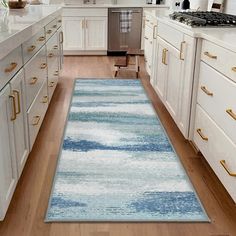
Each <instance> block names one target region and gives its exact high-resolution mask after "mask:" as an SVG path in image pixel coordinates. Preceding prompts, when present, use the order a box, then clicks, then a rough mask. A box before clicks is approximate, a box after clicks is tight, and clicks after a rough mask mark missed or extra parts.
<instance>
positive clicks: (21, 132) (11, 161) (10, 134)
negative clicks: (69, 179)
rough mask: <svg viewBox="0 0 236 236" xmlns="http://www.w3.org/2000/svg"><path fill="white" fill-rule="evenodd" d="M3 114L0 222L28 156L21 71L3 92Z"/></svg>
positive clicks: (0, 114)
mask: <svg viewBox="0 0 236 236" xmlns="http://www.w3.org/2000/svg"><path fill="white" fill-rule="evenodd" d="M0 110H1V112H0V189H1V191H0V220H2V219H3V218H4V216H5V214H6V211H7V208H8V206H9V204H10V201H11V198H12V195H13V193H14V190H15V187H16V184H17V181H18V178H19V176H20V174H21V172H22V169H23V167H24V165H25V162H26V159H27V157H28V154H29V148H28V138H27V136H28V134H27V125H26V124H27V123H26V117H25V112H24V111H25V98H24V74H23V72H22V70H21V71H20V72H19V73H18V74H17V75H15V77H14V78H13V79H12V81H11V82H10V84H8V85H7V86H6V87H5V88H4V89H3V90H2V91H1V92H0Z"/></svg>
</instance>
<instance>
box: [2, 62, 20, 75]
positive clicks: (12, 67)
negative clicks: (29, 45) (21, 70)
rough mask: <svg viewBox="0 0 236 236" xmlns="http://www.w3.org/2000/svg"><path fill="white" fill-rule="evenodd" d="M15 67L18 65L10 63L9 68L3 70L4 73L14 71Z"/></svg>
mask: <svg viewBox="0 0 236 236" xmlns="http://www.w3.org/2000/svg"><path fill="white" fill-rule="evenodd" d="M17 65H18V64H17V63H16V62H12V63H10V66H9V67H7V68H6V69H5V73H10V72H12V71H13V70H15V69H16V67H17Z"/></svg>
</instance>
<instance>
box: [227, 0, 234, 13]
mask: <svg viewBox="0 0 236 236" xmlns="http://www.w3.org/2000/svg"><path fill="white" fill-rule="evenodd" d="M225 12H226V13H229V14H233V15H236V1H235V0H226V3H225Z"/></svg>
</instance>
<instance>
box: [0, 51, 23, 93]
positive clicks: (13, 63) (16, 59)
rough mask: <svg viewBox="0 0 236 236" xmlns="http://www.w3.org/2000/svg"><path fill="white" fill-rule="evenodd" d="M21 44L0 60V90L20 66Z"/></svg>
mask: <svg viewBox="0 0 236 236" xmlns="http://www.w3.org/2000/svg"><path fill="white" fill-rule="evenodd" d="M22 65H23V62H22V55H21V46H19V47H18V48H16V49H14V50H13V51H12V52H10V53H9V54H8V55H7V56H6V57H4V58H3V59H2V60H0V90H1V89H2V88H3V87H4V86H5V85H6V84H7V82H8V81H9V80H10V79H11V78H12V77H13V76H14V74H16V72H17V71H18V70H19V69H20V68H21V67H22Z"/></svg>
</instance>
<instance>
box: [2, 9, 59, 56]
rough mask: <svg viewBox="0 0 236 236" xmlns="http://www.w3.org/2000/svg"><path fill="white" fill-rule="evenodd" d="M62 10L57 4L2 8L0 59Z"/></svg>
mask: <svg viewBox="0 0 236 236" xmlns="http://www.w3.org/2000/svg"><path fill="white" fill-rule="evenodd" d="M61 11H62V8H61V6H56V5H37V6H36V5H35V6H30V5H27V6H26V7H25V8H24V9H16V10H6V9H0V59H2V58H3V57H4V56H6V55H7V54H8V53H9V52H10V51H11V50H12V49H14V48H16V47H18V46H19V45H20V44H22V43H23V42H25V41H26V40H28V39H29V38H31V37H32V36H33V35H34V34H35V33H37V32H38V31H39V30H40V29H42V27H43V26H45V25H46V24H48V23H49V22H50V21H51V20H53V19H54V18H55V17H56V16H57V15H58V14H59V13H60V12H61Z"/></svg>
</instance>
